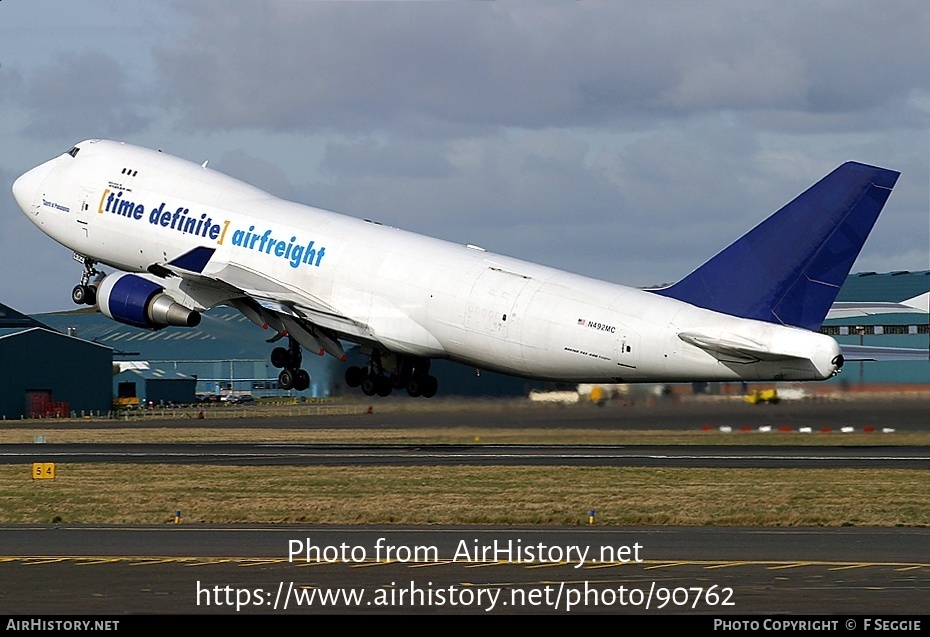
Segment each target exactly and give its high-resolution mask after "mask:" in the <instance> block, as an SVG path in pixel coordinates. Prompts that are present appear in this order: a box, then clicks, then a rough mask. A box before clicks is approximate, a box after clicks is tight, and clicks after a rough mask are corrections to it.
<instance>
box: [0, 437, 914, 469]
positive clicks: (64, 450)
mask: <svg viewBox="0 0 930 637" xmlns="http://www.w3.org/2000/svg"><path fill="white" fill-rule="evenodd" d="M31 462H72V463H77V462H80V463H99V462H105V463H145V464H150V463H159V464H212V465H293V466H339V465H394V466H425V465H439V466H450V465H495V466H502V465H509V466H515V465H535V466H539V465H541V466H546V465H549V466H564V465H570V466H615V467H718V468H725V467H726V468H781V469H785V468H808V469H819V468H844V469H866V468H868V469H879V468H880V469H930V447H920V446H908V447H903V446H902V447H861V446H858V447H841V446H765V445H738V446H726V445H481V444H475V445H365V444H359V445H340V444H332V445H329V444H314V445H304V444H246V443H243V444H59V445H56V444H42V445H35V444H17V445H0V464H18V463H31Z"/></svg>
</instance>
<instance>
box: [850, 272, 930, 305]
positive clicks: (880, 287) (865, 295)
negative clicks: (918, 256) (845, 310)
mask: <svg viewBox="0 0 930 637" xmlns="http://www.w3.org/2000/svg"><path fill="white" fill-rule="evenodd" d="M928 291H930V270H920V271H916V272H909V271H906V270H900V271H897V272H888V273H885V274H879V273H876V272H856V273H854V274H850V275H849V276H848V277H846V282H845V283H844V284H843V287H842V288H840V293H839V295H838V296H837V297H836V300H837V301H883V302H887V303H900V302H902V301H907V300H909V299H913V298H914V297H917V296H920V295H921V294H925V293H926V292H928Z"/></svg>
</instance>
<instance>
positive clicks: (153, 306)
mask: <svg viewBox="0 0 930 637" xmlns="http://www.w3.org/2000/svg"><path fill="white" fill-rule="evenodd" d="M97 306H98V307H99V308H100V311H101V312H103V314H104V315H105V316H108V317H109V318H111V319H113V320H114V321H119V322H120V323H126V324H127V325H135V326H136V327H145V328H149V329H153V330H157V329H161V328H163V327H167V326H169V325H176V326H178V327H196V326H197V325H199V324H200V313H199V312H196V311H194V310H190V309H188V308H186V307H184V306H183V305H181V304H179V303H177V302H175V300H174V299H172V298H171V297H170V296H168V295H167V294H165V288H163V287H162V286H160V285H158V284H157V283H154V282H152V281H149V280H148V279H143V278H142V277H140V276H136V275H135V274H126V273H119V274H108V275H107V276H105V277H104V278H103V280H102V281H100V282H99V283H98V284H97Z"/></svg>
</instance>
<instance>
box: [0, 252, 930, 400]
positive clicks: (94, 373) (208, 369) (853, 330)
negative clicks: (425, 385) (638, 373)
mask: <svg viewBox="0 0 930 637" xmlns="http://www.w3.org/2000/svg"><path fill="white" fill-rule="evenodd" d="M928 298H930V270H928V271H919V272H904V271H902V272H892V273H887V274H876V273H874V272H862V273H856V274H851V275H849V277H847V279H846V283H845V284H844V286H843V288H842V290H841V291H840V294H839V296H838V297H837V304H836V305H835V306H834V310H831V315H830V317H829V318H828V319H827V320H826V321H825V322H824V326H823V327H822V328H821V331H822V332H824V333H826V334H829V335H831V336H833V337H834V338H836V339H837V340H838V341H839V342H840V343H847V344H864V345H872V346H883V347H904V348H923V349H926V348H927V347H928V343H930V325H928V323H930V319H928V317H930V315H928ZM844 304H851V306H850V305H845V306H844ZM844 307H845V309H843V308H844ZM866 307H871V308H872V309H869V310H868V311H864V310H863V308H866ZM876 307H877V308H878V309H880V313H869V312H873V311H875V308H876ZM0 312H2V314H3V316H0V418H20V417H22V416H29V415H30V412H31V411H33V403H34V402H36V401H39V402H42V401H44V402H45V404H47V405H49V404H51V405H52V407H50V409H53V410H54V409H58V410H59V411H60V409H61V404H63V403H67V405H68V407H69V409H70V411H71V412H73V413H80V412H106V411H108V410H109V409H110V408H111V405H112V401H113V399H114V397H120V396H124V397H125V396H135V397H137V398H138V399H139V401H140V402H142V403H143V404H144V403H147V402H152V403H155V404H159V403H169V402H174V403H187V402H190V401H191V399H192V394H193V393H194V392H196V393H197V394H201V395H204V394H206V395H214V396H222V395H240V394H251V395H253V396H254V397H263V396H280V395H289V396H297V397H304V398H325V397H330V396H338V395H343V394H345V393H349V392H353V391H355V390H350V389H348V388H346V387H345V384H344V382H343V373H344V369H345V365H346V364H345V363H340V362H338V361H336V360H335V359H333V358H332V357H331V356H323V357H318V356H314V355H312V354H305V355H304V367H305V368H306V369H307V371H308V372H309V373H310V376H311V384H310V388H309V389H307V390H306V391H303V392H295V391H293V390H289V391H282V390H279V389H278V388H277V375H278V370H277V369H276V368H274V367H273V366H272V365H271V362H270V360H269V355H270V352H271V349H272V347H273V346H272V345H270V344H269V343H267V342H266V339H268V338H269V337H270V336H271V334H269V333H268V332H263V331H262V330H261V329H260V328H258V327H257V326H256V325H255V324H253V323H252V322H251V321H249V320H248V319H247V318H246V317H244V316H243V315H242V314H240V313H239V312H237V311H236V310H234V309H232V308H228V307H218V308H214V309H212V310H210V311H209V312H206V313H205V314H204V316H203V320H202V321H201V323H200V325H199V326H197V327H196V328H180V327H169V328H165V329H162V330H158V331H151V330H144V329H140V328H135V327H131V326H128V325H123V324H120V323H117V322H115V321H112V320H110V319H108V318H106V317H105V316H103V315H102V314H100V313H99V312H97V311H94V310H89V309H81V310H75V311H68V312H56V313H50V314H41V315H36V316H35V317H33V318H30V317H27V316H24V315H22V314H19V313H18V312H15V311H14V310H11V309H9V308H6V307H5V306H0ZM349 354H350V361H353V359H355V360H354V362H353V364H361V363H363V362H364V357H363V356H362V355H361V354H358V353H357V352H355V351H354V350H349ZM48 361H55V364H53V365H50V364H49V363H48ZM433 373H434V374H435V375H436V376H437V377H438V378H439V379H440V383H441V384H440V391H441V393H442V395H446V396H510V397H514V396H526V395H527V394H528V393H529V391H530V390H532V389H559V388H561V389H573V387H570V386H566V387H558V385H556V384H553V383H541V382H534V381H526V380H524V379H518V378H511V377H508V376H503V375H500V374H494V373H490V372H480V373H478V372H477V371H476V370H474V369H472V368H469V367H465V366H462V365H458V364H455V363H450V362H447V361H434V362H433ZM828 382H829V383H840V384H843V385H860V384H861V385H873V384H891V383H894V384H930V361H927V360H912V361H894V362H875V363H873V362H869V363H848V364H847V365H846V367H845V368H844V370H843V373H841V374H840V375H838V376H837V377H836V378H834V379H832V380H830V381H828ZM37 395H39V396H42V398H35V396H37ZM56 403H57V404H58V407H57V408H56V407H54V405H55V404H56Z"/></svg>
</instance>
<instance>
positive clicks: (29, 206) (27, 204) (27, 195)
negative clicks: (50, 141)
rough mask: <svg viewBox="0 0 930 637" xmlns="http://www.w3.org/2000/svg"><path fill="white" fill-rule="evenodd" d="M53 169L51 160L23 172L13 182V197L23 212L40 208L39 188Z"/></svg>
mask: <svg viewBox="0 0 930 637" xmlns="http://www.w3.org/2000/svg"><path fill="white" fill-rule="evenodd" d="M51 169H52V166H51V162H46V163H44V164H42V165H41V166H36V167H35V168H33V169H32V170H30V171H28V172H26V173H24V174H22V175H21V176H20V177H19V178H18V179H17V180H16V181H14V182H13V197H14V198H15V199H16V203H18V204H19V207H20V208H22V209H23V212H35V211H36V209H37V208H38V199H39V194H40V193H39V188H41V186H42V182H43V181H45V177H46V175H48V173H49V171H50V170H51Z"/></svg>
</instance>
